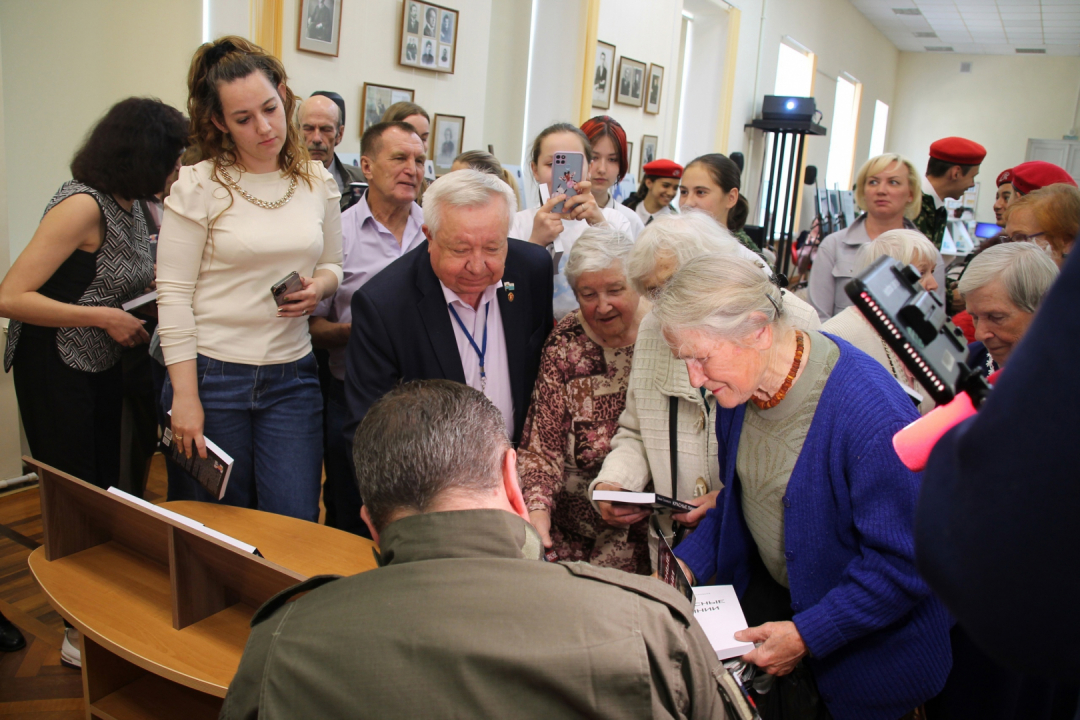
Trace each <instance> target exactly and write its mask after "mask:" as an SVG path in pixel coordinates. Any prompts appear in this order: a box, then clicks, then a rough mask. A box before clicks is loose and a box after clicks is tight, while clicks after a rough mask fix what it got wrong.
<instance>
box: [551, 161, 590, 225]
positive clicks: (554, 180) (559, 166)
mask: <svg viewBox="0 0 1080 720" xmlns="http://www.w3.org/2000/svg"><path fill="white" fill-rule="evenodd" d="M584 168H585V155H584V154H582V153H579V152H557V153H555V155H554V157H553V158H552V162H551V194H552V195H566V197H567V198H572V197H574V196H575V195H577V194H578V191H577V184H578V183H579V182H581V180H582V173H583V171H584ZM552 210H553V211H554V212H557V213H561V212H562V211H563V203H561V202H560V203H558V204H557V205H555V207H554V208H552Z"/></svg>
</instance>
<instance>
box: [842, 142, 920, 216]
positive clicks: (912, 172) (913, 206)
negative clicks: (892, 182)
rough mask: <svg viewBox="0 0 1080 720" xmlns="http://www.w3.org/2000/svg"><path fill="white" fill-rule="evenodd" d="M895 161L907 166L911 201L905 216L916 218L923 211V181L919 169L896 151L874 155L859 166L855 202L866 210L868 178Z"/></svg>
mask: <svg viewBox="0 0 1080 720" xmlns="http://www.w3.org/2000/svg"><path fill="white" fill-rule="evenodd" d="M893 163H900V164H901V165H903V166H904V167H906V168H907V181H908V187H910V188H911V202H909V203H908V204H907V205H906V206H904V217H906V218H907V219H909V220H914V219H915V218H917V217H919V213H920V212H921V211H922V182H921V181H920V180H919V171H918V170H916V169H915V166H914V165H912V164H911V161H910V160H908V159H907V158H905V157H903V156H901V155H897V154H895V153H885V154H884V155H878V156H877V157H872V158H870V159H869V160H867V161H866V162H865V163H863V166H862V167H861V168H859V174H858V175H856V176H855V202H856V204H858V206H859V207H860V208H861V209H863V210H866V192H865V188H866V179H867V178H868V177H870V176H872V175H877V174H878V173H879V172H881V171H882V170H884V169H885V168H887V167H889V166H890V165H892V164H893Z"/></svg>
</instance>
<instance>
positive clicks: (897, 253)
mask: <svg viewBox="0 0 1080 720" xmlns="http://www.w3.org/2000/svg"><path fill="white" fill-rule="evenodd" d="M886 255H887V256H889V257H891V258H893V259H894V260H899V261H900V262H902V263H904V265H915V264H918V262H919V261H920V260H921V261H925V262H928V263H930V264H931V267H932V266H934V265H936V264H937V255H938V251H937V248H936V247H934V243H932V242H930V241H929V240H927V239H926V236H925V235H923V234H922V233H921V232H919V231H918V230H906V229H905V230H886V231H885V232H883V233H881V234H880V235H878V236H877V237H876V238H875V239H873V240H871V241H870V242H868V243H866V244H865V245H863V246H862V247H861V248H859V253H858V255H856V256H855V267H856V268H857V272H862V271H863V270H865V269H866V268H868V267H870V266H871V265H873V264H874V262H875V261H877V259H878V258H881V257H884V256H886Z"/></svg>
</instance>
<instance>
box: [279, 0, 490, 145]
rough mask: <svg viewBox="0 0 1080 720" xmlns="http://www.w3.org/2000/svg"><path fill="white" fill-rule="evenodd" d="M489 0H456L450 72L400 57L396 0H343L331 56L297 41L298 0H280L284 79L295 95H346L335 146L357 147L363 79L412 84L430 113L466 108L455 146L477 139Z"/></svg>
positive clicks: (483, 98) (398, 0)
mask: <svg viewBox="0 0 1080 720" xmlns="http://www.w3.org/2000/svg"><path fill="white" fill-rule="evenodd" d="M491 2H492V0H455V2H454V3H452V5H453V7H454V9H456V10H458V11H459V15H458V37H457V60H456V64H455V66H454V72H453V74H450V73H435V72H431V71H430V70H421V69H419V68H410V67H405V66H403V65H399V64H398V62H397V58H398V54H397V53H398V41H399V38H400V37H401V8H402V2H401V0H379V1H377V2H375V1H372V0H342V3H343V4H342V8H341V13H342V14H341V46H340V48H339V51H338V57H336V58H335V57H331V56H329V55H318V54H315V53H309V52H302V51H299V50H297V49H296V37H297V34H296V31H297V26H296V23H297V20H298V18H299V12H300V11H299V4H300V2H299V0H289V1H288V2H286V3H285V24H284V32H283V40H282V58H281V59H282V62H284V64H285V70H286V72H288V73H289V86H290V87H291V88H292V90H293V92H295V93H296V94H297V95H298V96H299V97H302V98H303V97H307V96H308V95H310V94H311V93H313V92H315V91H316V90H333V91H335V92H338V93H340V94H341V96H342V97H343V98H345V103H346V108H347V113H346V118H345V120H346V128H345V137H344V139H343V140H342V144H341V145H340V146H339V148H340V151H341V152H347V153H358V152H360V117H361V112H360V98H361V94H362V93H363V89H364V83H365V82H369V83H374V84H376V85H392V86H394V87H403V88H409V89H411V90H415V91H416V92H415V95H414V100H415V102H416V103H418V104H419V105H420V106H421V107H423V108H424V109H425V110H427V111H428V113H430V114H431V115H432V120H434V116H435V114H436V113H440V114H445V115H463V116H465V135H464V139H463V143H462V147H463V148H464V149H466V150H468V149H477V148H481V147H483V148H484V149H486V146H482V144H481V143H482V138H483V137H484V121H485V107H486V103H487V92H486V90H487V83H486V77H487V70H488V32H489V26H490V22H491Z"/></svg>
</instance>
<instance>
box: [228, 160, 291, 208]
mask: <svg viewBox="0 0 1080 720" xmlns="http://www.w3.org/2000/svg"><path fill="white" fill-rule="evenodd" d="M218 171H219V172H220V173H221V177H222V179H223V180H225V184H226V185H228V186H229V187H230V188H232V189H233V190H235V191H236V192H238V193H240V197H242V198H244V199H245V200H247V201H248V202H249V203H251V204H252V205H255V206H256V207H261V208H263V209H264V210H276V209H277V208H279V207H281V206H282V205H284V204H285V203H287V202H289V200H291V199H292V196H293V193H294V192H296V176H295V175H294V176H293V177H292V180H291V182H289V189H288V191H287V192H286V193H285V197H283V198H281V199H280V200H275V201H274V202H268V201H266V200H260V199H259V198H257V197H255V196H254V195H252V194H251V193H249V192H247V191H246V190H244V188H242V187H240V186H239V185H238V184H237V182H236V181H235V180H233V178H232V175H230V174H229V171H228V170H226V169H225V168H223V167H222V168H218Z"/></svg>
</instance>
